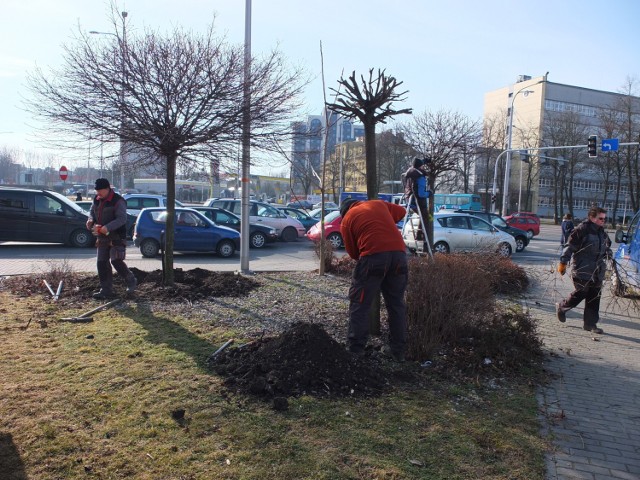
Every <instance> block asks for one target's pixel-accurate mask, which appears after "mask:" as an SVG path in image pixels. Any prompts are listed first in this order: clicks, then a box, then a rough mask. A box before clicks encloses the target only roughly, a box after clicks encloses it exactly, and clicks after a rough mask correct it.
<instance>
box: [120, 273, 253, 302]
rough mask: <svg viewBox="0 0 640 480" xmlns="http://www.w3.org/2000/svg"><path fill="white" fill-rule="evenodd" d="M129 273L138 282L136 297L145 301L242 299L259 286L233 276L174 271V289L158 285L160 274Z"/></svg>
mask: <svg viewBox="0 0 640 480" xmlns="http://www.w3.org/2000/svg"><path fill="white" fill-rule="evenodd" d="M131 271H132V272H133V274H134V275H135V276H136V279H137V280H138V289H137V290H136V295H137V296H138V297H141V298H144V299H146V300H163V301H183V300H188V301H194V300H203V299H206V298H209V297H242V296H245V295H248V294H249V292H251V290H253V289H254V288H256V287H258V286H259V283H258V282H256V281H255V280H253V279H251V278H249V277H246V276H243V275H237V274H235V273H233V272H212V271H210V270H204V269H202V268H194V269H193V270H187V271H184V270H182V269H181V268H176V269H174V280H175V282H174V285H173V286H172V287H165V286H163V285H162V270H155V271H153V272H149V273H147V272H144V271H142V270H138V269H137V268H132V269H131Z"/></svg>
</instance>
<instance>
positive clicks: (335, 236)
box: [307, 210, 344, 248]
mask: <svg viewBox="0 0 640 480" xmlns="http://www.w3.org/2000/svg"><path fill="white" fill-rule="evenodd" d="M341 223H342V216H341V215H340V212H339V211H337V210H336V211H334V212H331V213H328V214H327V215H326V216H325V217H324V235H325V238H326V239H327V240H329V241H330V242H331V245H332V246H333V248H342V247H344V243H343V242H342V233H340V224H341ZM307 238H308V239H309V240H312V241H314V242H319V241H320V222H318V223H316V224H315V225H314V226H313V227H311V228H310V229H309V231H308V232H307Z"/></svg>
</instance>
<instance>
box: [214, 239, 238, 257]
mask: <svg viewBox="0 0 640 480" xmlns="http://www.w3.org/2000/svg"><path fill="white" fill-rule="evenodd" d="M216 252H218V255H220V256H221V257H222V258H229V257H230V256H232V255H233V254H234V253H236V246H235V245H234V244H233V242H232V241H231V240H220V241H219V242H218V246H217V247H216Z"/></svg>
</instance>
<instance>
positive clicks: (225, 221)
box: [190, 207, 278, 248]
mask: <svg viewBox="0 0 640 480" xmlns="http://www.w3.org/2000/svg"><path fill="white" fill-rule="evenodd" d="M190 208H193V209H194V210H195V211H197V212H200V213H201V214H203V215H204V216H205V217H207V218H208V219H209V220H211V221H212V222H213V223H215V224H216V225H222V226H223V227H229V228H233V229H234V230H236V231H238V232H239V231H240V217H238V216H237V215H236V214H235V213H231V212H229V211H227V210H224V209H222V208H217V207H190ZM276 240H278V232H276V229H275V228H273V227H268V226H267V225H259V224H257V223H250V224H249V246H250V247H253V248H262V247H264V246H265V245H266V244H267V243H272V242H275V241H276Z"/></svg>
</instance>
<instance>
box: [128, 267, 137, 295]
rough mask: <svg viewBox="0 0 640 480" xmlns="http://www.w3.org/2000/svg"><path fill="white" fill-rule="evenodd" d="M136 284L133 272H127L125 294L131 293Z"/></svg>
mask: <svg viewBox="0 0 640 480" xmlns="http://www.w3.org/2000/svg"><path fill="white" fill-rule="evenodd" d="M137 286H138V281H137V280H136V277H135V275H134V274H133V273H131V272H129V275H128V276H127V294H131V293H133V292H134V291H135V289H136V287H137Z"/></svg>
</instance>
